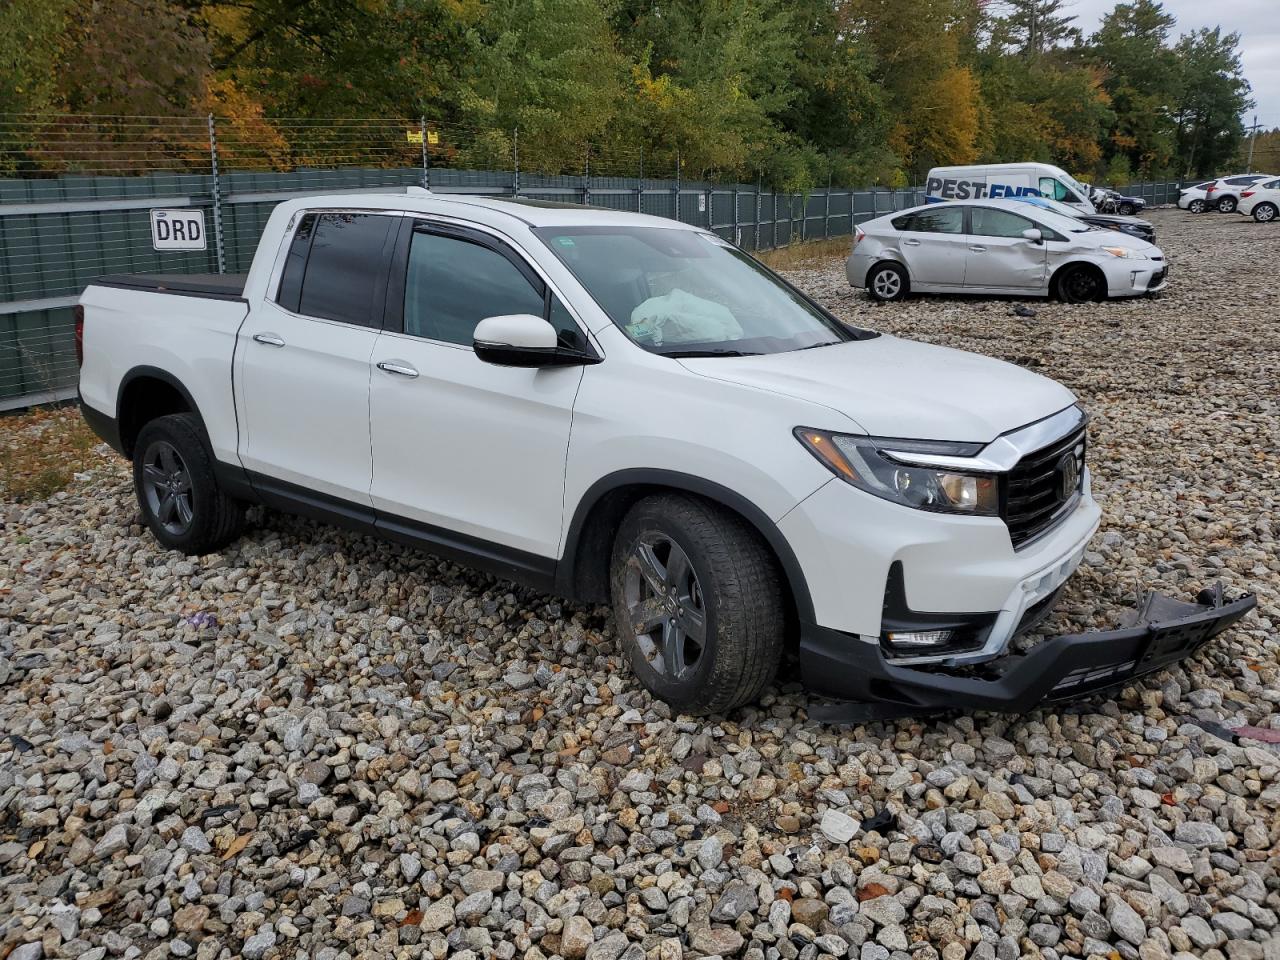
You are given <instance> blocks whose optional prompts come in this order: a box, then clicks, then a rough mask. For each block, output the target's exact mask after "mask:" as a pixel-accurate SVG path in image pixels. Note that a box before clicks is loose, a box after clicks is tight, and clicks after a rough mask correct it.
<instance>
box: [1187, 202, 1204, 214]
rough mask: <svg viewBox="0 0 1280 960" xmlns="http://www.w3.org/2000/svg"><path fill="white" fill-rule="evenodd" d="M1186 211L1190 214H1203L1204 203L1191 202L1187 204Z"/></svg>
mask: <svg viewBox="0 0 1280 960" xmlns="http://www.w3.org/2000/svg"><path fill="white" fill-rule="evenodd" d="M1187 209H1188V210H1190V211H1191V212H1192V213H1204V201H1203V200H1192V201H1191V202H1190V203H1189V204H1187Z"/></svg>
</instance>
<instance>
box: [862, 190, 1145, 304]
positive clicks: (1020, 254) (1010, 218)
mask: <svg viewBox="0 0 1280 960" xmlns="http://www.w3.org/2000/svg"><path fill="white" fill-rule="evenodd" d="M1168 272H1169V271H1168V262H1167V261H1166V260H1165V257H1164V253H1163V252H1161V250H1160V248H1159V247H1157V246H1155V245H1154V244H1152V243H1147V242H1146V241H1145V240H1141V239H1139V238H1137V237H1133V236H1129V235H1127V234H1122V233H1117V232H1116V231H1114V230H1102V229H1098V228H1096V227H1092V226H1090V225H1089V224H1087V223H1083V222H1082V221H1080V220H1078V219H1075V218H1071V217H1064V216H1062V215H1061V214H1058V213H1054V212H1053V211H1052V210H1044V209H1041V208H1039V207H1035V206H1032V205H1030V204H1026V203H1021V202H1019V201H1017V200H974V201H966V202H950V203H949V202H940V203H927V204H925V205H924V206H920V207H912V208H911V209H909V210H902V211H900V212H898V213H892V214H889V215H887V216H883V217H877V218H876V219H875V220H869V221H867V222H866V223H864V224H862V225H861V226H859V227H857V228H856V229H855V232H854V237H853V250H852V252H851V253H850V254H849V259H848V260H847V261H846V263H845V275H846V276H847V277H848V278H849V283H851V284H852V285H853V286H855V287H861V288H864V289H865V290H866V291H867V293H869V294H870V295H871V296H872V297H873V298H874V299H876V300H899V299H901V298H902V297H904V296H906V295H907V294H908V293H981V294H1015V295H1022V296H1039V297H1047V296H1051V295H1052V296H1057V297H1058V298H1059V299H1061V300H1065V301H1067V302H1069V303H1084V302H1088V301H1094V300H1103V299H1105V298H1107V297H1135V296H1140V295H1142V294H1146V293H1154V292H1156V291H1158V290H1163V289H1164V287H1165V284H1166V283H1167V282H1168Z"/></svg>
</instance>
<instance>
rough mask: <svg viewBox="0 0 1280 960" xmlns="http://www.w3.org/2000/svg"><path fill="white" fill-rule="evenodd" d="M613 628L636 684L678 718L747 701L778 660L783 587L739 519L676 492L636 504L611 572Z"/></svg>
mask: <svg viewBox="0 0 1280 960" xmlns="http://www.w3.org/2000/svg"><path fill="white" fill-rule="evenodd" d="M610 588H611V592H612V597H613V613H614V621H615V624H616V626H617V632H618V637H619V639H620V642H621V645H622V648H623V650H625V651H626V654H627V657H628V659H629V660H630V661H631V667H632V670H634V671H635V674H636V677H637V678H638V679H639V680H640V682H641V684H643V685H644V687H645V688H646V689H647V690H649V692H651V693H652V694H653V695H654V696H656V697H659V698H661V699H663V700H665V701H666V702H667V703H669V704H671V706H672V707H674V708H675V709H676V710H678V711H680V712H681V713H688V714H712V713H723V712H724V711H726V710H730V709H732V708H734V707H738V706H741V705H743V704H746V703H750V702H752V701H754V700H756V699H757V698H758V697H759V696H760V694H761V692H762V691H763V690H764V688H765V687H766V686H767V685H768V684H769V682H770V681H772V680H773V677H774V675H775V674H776V673H777V670H778V664H779V661H780V660H781V658H782V648H783V635H784V624H785V618H784V612H783V598H782V584H781V578H780V576H779V573H778V569H777V564H776V563H775V562H774V559H773V555H772V554H771V553H770V552H769V549H768V547H767V546H766V545H765V544H764V542H763V541H762V540H761V539H760V537H759V535H758V534H757V533H756V531H755V530H754V529H753V528H752V527H750V526H749V525H748V524H747V522H746V521H745V520H743V519H742V518H741V517H738V516H737V515H735V514H732V513H729V512H727V511H724V510H721V509H719V508H718V507H715V506H713V505H712V504H710V503H707V502H706V501H703V500H699V499H695V498H693V497H687V496H683V495H679V494H663V495H659V496H653V497H647V498H646V499H644V500H641V501H640V502H639V503H637V504H636V505H635V506H634V507H632V508H631V510H630V512H628V514H627V515H626V517H625V518H624V519H623V521H622V525H621V527H620V528H619V529H618V533H617V536H616V537H615V539H614V546H613V556H612V560H611V564H610Z"/></svg>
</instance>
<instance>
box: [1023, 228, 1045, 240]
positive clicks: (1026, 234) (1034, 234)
mask: <svg viewBox="0 0 1280 960" xmlns="http://www.w3.org/2000/svg"><path fill="white" fill-rule="evenodd" d="M1022 236H1023V238H1024V239H1026V240H1030V241H1031V242H1032V243H1040V242H1041V241H1042V240H1044V234H1042V233H1041V232H1040V231H1039V230H1037V229H1036V228H1035V227H1031V228H1029V229H1027V230H1023V231H1022Z"/></svg>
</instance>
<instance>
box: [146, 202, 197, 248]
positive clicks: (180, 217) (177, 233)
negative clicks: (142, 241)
mask: <svg viewBox="0 0 1280 960" xmlns="http://www.w3.org/2000/svg"><path fill="white" fill-rule="evenodd" d="M151 246H152V247H154V248H155V249H156V250H204V249H205V248H206V242H205V236H204V211H203V210H152V211H151Z"/></svg>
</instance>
